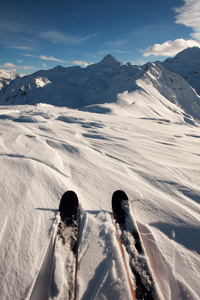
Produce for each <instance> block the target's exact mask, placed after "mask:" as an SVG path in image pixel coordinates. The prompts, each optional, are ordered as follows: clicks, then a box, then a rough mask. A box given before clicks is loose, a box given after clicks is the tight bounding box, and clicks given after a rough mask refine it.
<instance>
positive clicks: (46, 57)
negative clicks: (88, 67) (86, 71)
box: [24, 54, 69, 63]
mask: <svg viewBox="0 0 200 300" xmlns="http://www.w3.org/2000/svg"><path fill="white" fill-rule="evenodd" d="M24 56H27V57H36V58H40V59H42V60H49V61H57V62H61V63H69V62H68V61H65V60H62V59H59V58H55V57H53V56H46V55H39V56H38V55H33V54H24Z"/></svg>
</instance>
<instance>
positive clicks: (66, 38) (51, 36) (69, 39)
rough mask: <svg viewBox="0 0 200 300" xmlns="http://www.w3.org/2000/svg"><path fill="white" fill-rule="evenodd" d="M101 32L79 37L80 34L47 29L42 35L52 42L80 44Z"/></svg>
mask: <svg viewBox="0 0 200 300" xmlns="http://www.w3.org/2000/svg"><path fill="white" fill-rule="evenodd" d="M100 34H101V32H98V33H93V34H90V35H87V36H85V37H78V36H73V35H68V34H64V33H62V32H58V31H46V32H42V33H41V34H40V36H41V37H42V38H44V39H45V40H48V41H50V42H52V43H53V44H56V43H62V44H63V43H64V44H79V43H83V42H86V41H89V40H91V39H93V38H96V37H97V36H98V35H100Z"/></svg>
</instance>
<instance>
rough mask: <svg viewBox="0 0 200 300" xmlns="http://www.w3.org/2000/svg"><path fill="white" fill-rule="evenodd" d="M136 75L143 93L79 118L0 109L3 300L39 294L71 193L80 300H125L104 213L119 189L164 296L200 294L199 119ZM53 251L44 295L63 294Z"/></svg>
mask: <svg viewBox="0 0 200 300" xmlns="http://www.w3.org/2000/svg"><path fill="white" fill-rule="evenodd" d="M146 79H148V80H149V77H148V78H146ZM137 80H139V81H138V82H137V83H138V84H139V86H140V89H138V90H136V91H132V92H130V93H128V92H126V91H124V92H123V93H121V94H119V95H118V98H117V101H116V103H109V104H102V105H93V106H89V107H86V108H84V110H82V111H80V110H72V109H68V108H64V107H55V106H51V105H47V104H38V105H35V106H26V105H21V106H7V107H1V108H0V165H1V168H0V173H1V174H0V176H1V185H0V194H1V210H0V257H1V262H0V264H1V268H0V295H1V299H2V300H10V299H16V300H21V299H31V300H33V299H37V300H40V299H45V297H46V295H47V286H48V282H49V279H48V274H47V273H48V272H47V271H44V272H43V270H46V269H47V267H46V265H48V263H47V262H48V259H49V257H50V253H51V251H50V250H51V247H52V237H53V230H54V228H55V224H56V221H57V217H56V216H57V211H58V206H59V201H60V198H61V196H62V194H63V193H64V192H65V191H66V190H74V191H75V192H76V193H77V195H78V197H79V201H80V203H81V228H80V229H81V230H80V245H79V256H78V273H77V300H80V299H83V300H86V299H91V300H92V299H131V295H130V291H129V286H128V282H127V278H126V272H125V270H124V267H123V261H122V257H121V253H120V248H119V245H118V242H117V237H116V232H115V227H114V223H113V218H112V213H111V197H112V194H113V192H114V191H115V190H117V189H122V190H124V191H125V192H126V193H127V195H128V197H129V199H130V205H131V208H132V211H133V214H134V218H135V220H136V223H137V226H138V228H139V230H140V233H141V236H142V240H143V244H144V246H145V251H146V254H147V258H148V261H149V264H150V266H151V269H152V271H153V276H154V278H155V280H156V284H157V286H158V288H159V290H160V293H161V294H162V296H163V299H165V300H172V299H173V300H174V299H183V300H186V299H192V300H198V299H199V295H200V286H199V281H200V277H199V270H200V241H199V232H200V186H199V177H200V153H199V146H200V131H199V129H200V123H199V121H197V120H195V119H194V118H192V117H191V116H190V115H189V114H187V116H186V112H184V111H183V110H182V108H181V107H180V106H177V105H176V104H174V103H172V102H170V101H168V100H166V98H165V97H164V96H163V95H162V94H161V93H160V92H159V91H158V90H157V89H156V91H155V86H153V85H150V84H149V83H148V82H149V81H148V80H147V81H144V80H142V81H141V80H140V78H138V79H137ZM40 84H42V82H40ZM154 84H155V83H154ZM47 86H48V83H47V84H46V85H45V87H47ZM147 86H148V87H149V89H148V90H147ZM152 91H153V96H152V94H151V92H152ZM150 99H152V101H150ZM158 100H159V101H158ZM167 101H168V102H167ZM99 111H100V112H109V114H103V113H101V114H98V113H97V112H99ZM56 253H57V254H56V261H57V266H58V267H57V271H56V270H55V274H54V281H55V284H56V289H57V295H55V294H54V296H53V298H51V299H67V296H66V295H65V292H64V291H65V288H66V284H67V279H66V271H65V266H64V263H63V262H64V260H65V259H67V258H66V257H65V255H64V253H63V254H62V253H61V252H59V251H57V252H56ZM42 273H43V287H42V290H43V291H42V293H39V297H40V298H38V294H37V291H38V289H39V284H38V282H40V278H41V277H40V276H42V275H41V274H42ZM40 289H41V287H40Z"/></svg>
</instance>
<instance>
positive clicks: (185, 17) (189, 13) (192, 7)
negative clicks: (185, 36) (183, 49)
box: [174, 0, 200, 41]
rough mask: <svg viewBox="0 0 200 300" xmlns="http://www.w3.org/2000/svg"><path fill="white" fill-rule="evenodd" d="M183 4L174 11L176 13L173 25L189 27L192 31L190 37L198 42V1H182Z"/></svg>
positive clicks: (199, 2) (199, 23) (199, 19)
mask: <svg viewBox="0 0 200 300" xmlns="http://www.w3.org/2000/svg"><path fill="white" fill-rule="evenodd" d="M184 2H185V4H184V5H183V6H181V7H180V8H175V9H174V10H175V12H176V13H177V16H176V21H175V23H177V24H182V25H185V26H188V27H191V28H192V30H193V33H191V37H192V38H193V39H196V40H199V41H200V1H199V0H184Z"/></svg>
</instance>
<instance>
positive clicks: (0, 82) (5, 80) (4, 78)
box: [0, 69, 23, 90]
mask: <svg viewBox="0 0 200 300" xmlns="http://www.w3.org/2000/svg"><path fill="white" fill-rule="evenodd" d="M18 76H21V77H22V76H23V75H20V74H15V73H13V72H10V71H6V70H1V69H0V90H1V89H3V88H4V87H5V86H6V85H8V84H9V83H10V82H11V81H12V80H14V79H15V78H16V77H18Z"/></svg>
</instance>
